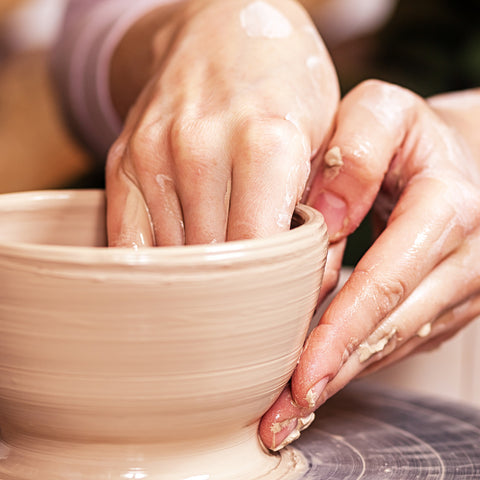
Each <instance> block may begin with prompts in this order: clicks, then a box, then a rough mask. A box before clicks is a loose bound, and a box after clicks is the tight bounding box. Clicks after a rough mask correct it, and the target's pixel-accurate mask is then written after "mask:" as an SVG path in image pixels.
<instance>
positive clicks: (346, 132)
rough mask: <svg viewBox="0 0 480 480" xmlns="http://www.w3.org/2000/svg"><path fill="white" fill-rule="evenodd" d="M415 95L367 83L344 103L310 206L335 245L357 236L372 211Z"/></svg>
mask: <svg viewBox="0 0 480 480" xmlns="http://www.w3.org/2000/svg"><path fill="white" fill-rule="evenodd" d="M415 102H416V100H415V97H414V95H413V94H410V93H407V91H406V90H404V89H402V88H400V87H396V86H393V85H389V84H386V83H383V82H377V81H367V82H364V83H362V84H360V85H359V86H358V87H356V88H354V89H353V90H352V91H351V92H349V93H348V94H347V95H346V96H345V98H344V99H343V100H342V102H341V103H340V106H339V109H338V113H337V128H336V130H335V132H334V135H333V137H332V139H331V140H330V143H329V145H328V147H327V152H326V154H325V155H324V157H323V163H322V164H321V165H320V168H319V169H318V171H317V173H316V175H315V178H314V179H313V181H312V185H311V189H310V193H309V196H308V201H307V203H308V204H310V205H312V206H314V207H315V208H317V209H318V210H319V211H320V212H322V214H323V215H324V217H325V220H326V223H327V225H328V231H329V236H330V240H331V241H336V240H338V239H340V238H344V237H346V236H347V235H349V234H350V233H352V232H353V231H354V230H355V229H356V228H357V226H358V225H359V224H360V222H361V221H362V220H363V218H364V217H365V216H366V215H367V213H368V211H369V210H370V208H371V206H372V204H373V202H374V200H375V198H376V196H377V193H378V191H379V189H380V186H381V184H382V182H383V179H384V176H385V174H386V172H387V170H388V168H389V165H390V162H391V160H392V158H393V157H394V156H395V153H396V151H397V150H398V149H399V147H400V145H401V144H402V142H403V140H404V136H405V132H406V130H407V127H408V125H409V124H410V123H411V121H412V114H413V110H414V105H415Z"/></svg>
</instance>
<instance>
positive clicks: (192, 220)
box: [170, 118, 231, 244]
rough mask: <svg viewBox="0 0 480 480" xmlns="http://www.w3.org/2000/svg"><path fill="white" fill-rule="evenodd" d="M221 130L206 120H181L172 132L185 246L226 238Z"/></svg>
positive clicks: (227, 169)
mask: <svg viewBox="0 0 480 480" xmlns="http://www.w3.org/2000/svg"><path fill="white" fill-rule="evenodd" d="M224 128H225V126H223V127H219V126H218V125H217V122H215V121H209V120H208V119H205V118H203V119H202V120H201V121H198V120H192V119H184V118H180V119H177V120H176V122H175V123H174V126H173V127H172V130H171V141H170V144H171V146H172V147H171V148H172V155H173V158H174V161H175V178H176V179H177V180H176V188H177V191H178V195H179V198H180V202H181V205H182V211H183V219H184V222H185V241H186V243H187V244H206V243H217V242H223V241H225V238H226V230H227V216H228V209H229V203H230V176H231V165H230V159H229V158H228V155H227V153H226V149H225V146H224V141H223V139H222V136H221V135H219V134H218V132H219V131H222V129H224Z"/></svg>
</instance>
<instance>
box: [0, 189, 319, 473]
mask: <svg viewBox="0 0 480 480" xmlns="http://www.w3.org/2000/svg"><path fill="white" fill-rule="evenodd" d="M104 217H105V201H104V193H103V191H99V190H78V191H47V192H28V193H21V194H9V195H1V196H0V283H1V286H2V288H1V289H0V428H1V436H2V442H1V444H0V478H1V479H2V480H47V479H48V480H60V479H61V480H87V479H88V480H107V479H108V480H116V479H118V480H120V479H153V480H159V479H162V480H170V479H171V480H184V479H189V480H239V479H245V480H246V479H248V480H252V479H255V478H262V479H275V480H276V479H280V478H282V479H283V478H291V477H295V476H299V475H300V476H301V472H302V468H303V464H302V459H301V456H300V455H299V454H298V452H296V451H295V449H292V448H290V449H286V451H285V452H284V453H282V454H276V455H273V454H268V453H266V452H265V451H264V450H263V449H262V447H261V445H260V443H259V441H258V439H257V426H258V421H259V418H260V417H261V415H262V414H263V413H264V412H265V411H266V410H267V409H268V407H269V406H270V405H271V404H272V402H273V401H274V399H275V398H276V397H277V396H278V395H279V393H280V392H281V390H282V388H283V387H284V385H285V383H286V382H287V381H288V379H289V377H290V375H291V373H292V371H293V369H294V367H295V365H296V362H297V359H298V357H299V354H300V351H301V348H302V345H303V342H304V339H305V335H306V332H307V329H308V326H309V322H310V319H311V316H312V313H313V310H314V307H315V304H316V300H317V294H318V290H319V287H320V283H321V280H322V275H323V268H324V262H325V258H326V252H327V235H326V228H325V225H324V222H323V218H322V217H321V215H320V214H319V213H317V212H315V211H314V210H312V209H309V208H307V207H303V206H300V207H298V209H297V212H296V223H297V224H298V226H297V227H296V228H292V229H291V230H290V231H288V232H285V233H282V234H279V235H275V236H272V237H270V238H267V239H262V240H246V241H241V242H230V243H224V244H217V245H204V246H188V247H167V248H145V249H139V250H137V251H134V250H131V249H126V248H125V249H120V248H107V247H105V224H104Z"/></svg>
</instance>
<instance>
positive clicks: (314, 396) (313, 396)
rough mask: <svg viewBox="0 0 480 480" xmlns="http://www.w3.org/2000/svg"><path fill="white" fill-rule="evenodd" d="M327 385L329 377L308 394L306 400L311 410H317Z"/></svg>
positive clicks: (318, 383)
mask: <svg viewBox="0 0 480 480" xmlns="http://www.w3.org/2000/svg"><path fill="white" fill-rule="evenodd" d="M327 383H328V377H324V378H322V379H321V380H320V381H319V382H317V383H316V384H315V385H314V386H313V387H312V388H311V389H310V390H309V391H308V392H307V395H306V397H305V398H306V400H307V403H308V406H309V407H310V408H315V407H316V406H317V402H318V399H319V398H320V396H321V395H322V393H323V392H324V390H325V387H326V386H327Z"/></svg>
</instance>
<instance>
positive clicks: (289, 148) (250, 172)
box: [227, 119, 310, 240]
mask: <svg viewBox="0 0 480 480" xmlns="http://www.w3.org/2000/svg"><path fill="white" fill-rule="evenodd" d="M232 155H233V161H232V165H233V166H232V191H231V200H230V213H229V218H228V227H227V239H228V240H239V239H246V238H256V237H266V236H268V235H271V234H273V233H277V232H281V231H285V230H288V229H289V228H290V222H291V218H292V215H293V211H294V209H295V205H296V204H297V203H298V201H299V199H300V197H301V194H302V192H303V189H304V188H305V183H306V181H307V177H308V174H309V169H310V149H309V150H308V151H306V149H305V140H304V139H303V138H302V135H301V134H300V133H299V130H298V129H297V128H296V127H295V125H293V124H292V123H291V122H289V121H286V120H284V119H268V120H265V121H263V122H261V121H256V120H255V121H247V122H246V124H245V125H243V126H242V127H240V133H239V136H238V140H237V142H236V145H234V146H233V147H232Z"/></svg>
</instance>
